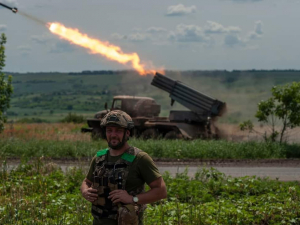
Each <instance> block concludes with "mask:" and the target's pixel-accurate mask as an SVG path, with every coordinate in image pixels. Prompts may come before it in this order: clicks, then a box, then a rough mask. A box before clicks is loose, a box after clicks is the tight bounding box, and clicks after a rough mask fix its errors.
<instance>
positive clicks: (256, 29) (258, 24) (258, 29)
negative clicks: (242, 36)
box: [248, 21, 264, 40]
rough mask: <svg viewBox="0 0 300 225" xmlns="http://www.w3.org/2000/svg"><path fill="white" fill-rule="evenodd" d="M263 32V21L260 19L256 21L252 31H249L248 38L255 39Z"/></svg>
mask: <svg viewBox="0 0 300 225" xmlns="http://www.w3.org/2000/svg"><path fill="white" fill-rule="evenodd" d="M263 34H264V31H263V23H262V22H261V21H256V22H255V25H254V31H251V32H249V34H248V39H252V40H255V39H258V38H261V37H262V36H263Z"/></svg>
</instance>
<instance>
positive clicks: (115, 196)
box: [108, 190, 133, 204]
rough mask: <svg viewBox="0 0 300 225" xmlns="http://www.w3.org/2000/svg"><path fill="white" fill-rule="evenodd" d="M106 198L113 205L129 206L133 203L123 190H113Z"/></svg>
mask: <svg viewBox="0 0 300 225" xmlns="http://www.w3.org/2000/svg"><path fill="white" fill-rule="evenodd" d="M108 198H109V199H110V200H111V201H112V202H113V203H118V202H122V203H124V204H130V203H132V202H133V200H132V196H131V195H129V194H128V193H127V191H125V190H114V191H112V192H110V193H109V196H108Z"/></svg>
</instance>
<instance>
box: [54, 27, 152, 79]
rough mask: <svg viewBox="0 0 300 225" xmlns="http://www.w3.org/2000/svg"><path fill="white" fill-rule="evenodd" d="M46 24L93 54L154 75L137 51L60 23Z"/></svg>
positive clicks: (143, 73)
mask: <svg viewBox="0 0 300 225" xmlns="http://www.w3.org/2000/svg"><path fill="white" fill-rule="evenodd" d="M48 26H49V30H50V31H51V32H52V33H54V34H56V35H58V36H60V37H61V38H63V39H65V40H67V41H69V42H71V43H73V44H75V45H79V46H82V47H84V48H86V49H89V50H90V51H91V52H92V53H94V54H100V55H103V56H105V57H106V58H107V59H110V60H114V61H117V62H119V63H121V64H128V63H129V64H131V66H132V67H133V68H134V69H135V70H137V71H138V73H139V74H140V75H146V74H153V75H154V74H155V72H156V71H154V70H147V69H145V65H143V64H141V62H140V57H139V56H138V54H137V53H130V54H126V53H123V51H122V50H121V48H120V47H118V46H115V45H112V44H110V43H108V42H103V41H101V40H97V39H93V38H90V37H88V36H87V35H86V34H82V33H80V32H79V31H78V30H77V29H71V28H67V27H65V26H64V25H62V24H60V23H49V24H48Z"/></svg>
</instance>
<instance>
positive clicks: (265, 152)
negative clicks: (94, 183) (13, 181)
mask: <svg viewBox="0 0 300 225" xmlns="http://www.w3.org/2000/svg"><path fill="white" fill-rule="evenodd" d="M129 143H130V144H131V145H133V146H138V147H139V148H141V149H143V150H144V151H145V152H147V153H149V155H151V156H152V157H154V158H168V159H178V158H179V159H276V158H300V146H299V145H297V144H294V145H288V144H282V145H280V144H278V143H264V142H228V141H214V140H210V141H206V140H194V141H183V140H147V141H143V140H138V139H132V140H130V141H129ZM106 147H107V143H106V142H105V141H99V142H90V141H73V140H70V141H67V140H64V141H59V140H34V139H31V140H19V139H14V138H10V139H1V140H0V157H22V156H24V157H41V156H46V157H55V158H60V157H70V158H80V157H93V156H94V155H95V154H96V152H97V151H99V150H101V149H104V148H106Z"/></svg>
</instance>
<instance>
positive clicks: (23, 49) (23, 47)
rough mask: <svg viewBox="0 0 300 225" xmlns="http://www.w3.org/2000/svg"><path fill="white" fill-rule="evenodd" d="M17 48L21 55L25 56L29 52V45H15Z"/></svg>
mask: <svg viewBox="0 0 300 225" xmlns="http://www.w3.org/2000/svg"><path fill="white" fill-rule="evenodd" d="M17 49H18V51H19V52H20V55H22V56H27V55H29V53H30V52H31V47H30V46H28V45H20V46H18V47H17Z"/></svg>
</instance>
